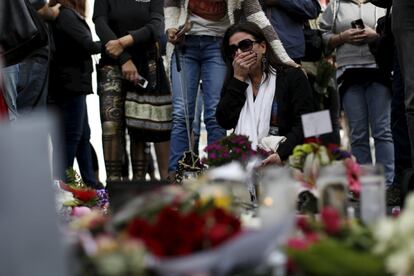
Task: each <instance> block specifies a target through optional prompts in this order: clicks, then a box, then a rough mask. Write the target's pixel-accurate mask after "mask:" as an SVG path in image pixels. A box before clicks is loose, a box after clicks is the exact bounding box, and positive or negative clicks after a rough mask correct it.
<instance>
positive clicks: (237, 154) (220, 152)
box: [203, 134, 256, 166]
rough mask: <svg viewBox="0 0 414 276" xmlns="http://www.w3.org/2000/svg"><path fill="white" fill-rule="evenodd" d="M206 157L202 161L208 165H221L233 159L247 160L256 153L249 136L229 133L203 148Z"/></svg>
mask: <svg viewBox="0 0 414 276" xmlns="http://www.w3.org/2000/svg"><path fill="white" fill-rule="evenodd" d="M204 151H205V152H206V153H207V158H204V159H203V163H204V164H206V165H208V166H221V165H224V164H227V163H230V162H231V161H233V160H238V161H242V162H244V161H247V160H248V159H249V158H250V157H252V156H253V155H255V154H256V152H255V151H254V150H253V149H252V145H251V142H250V141H249V138H248V137H247V136H244V135H237V134H231V135H229V136H226V137H224V138H223V139H220V140H218V141H216V142H214V143H212V144H210V145H208V146H207V147H205V148H204Z"/></svg>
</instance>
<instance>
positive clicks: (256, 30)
mask: <svg viewBox="0 0 414 276" xmlns="http://www.w3.org/2000/svg"><path fill="white" fill-rule="evenodd" d="M241 32H243V33H248V34H250V35H252V36H253V37H254V38H255V39H256V40H257V41H259V42H263V41H264V42H265V43H266V53H265V54H264V57H265V58H266V62H265V63H264V64H263V65H264V66H263V68H262V69H263V72H264V73H265V74H266V78H267V77H268V76H269V73H270V72H272V73H275V72H276V70H278V69H279V68H282V67H284V66H283V64H282V63H281V62H280V60H279V58H278V57H277V56H276V54H275V53H274V51H273V49H272V46H270V43H269V41H267V39H266V37H265V35H264V33H263V31H262V29H260V27H259V26H257V25H256V24H255V23H253V22H249V21H246V22H243V23H239V24H235V25H232V26H230V27H229V28H228V29H227V30H226V32H225V33H224V37H223V43H222V45H221V55H222V57H223V60H224V63H225V64H226V67H227V75H226V82H227V81H228V80H230V79H231V78H232V77H233V74H234V72H233V58H232V57H231V54H230V44H229V41H230V37H232V36H233V35H234V34H235V33H241Z"/></svg>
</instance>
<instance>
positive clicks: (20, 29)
mask: <svg viewBox="0 0 414 276" xmlns="http://www.w3.org/2000/svg"><path fill="white" fill-rule="evenodd" d="M0 5H1V6H0V48H1V50H0V55H1V56H3V59H4V61H5V66H9V65H12V64H16V63H19V62H20V61H22V60H23V59H24V58H25V57H26V56H28V55H29V54H30V53H32V51H33V50H36V49H38V48H40V47H42V46H45V45H47V44H48V33H47V29H46V26H45V24H44V22H43V21H42V19H41V18H40V17H39V16H38V15H37V12H36V11H35V9H34V8H33V7H32V5H31V4H30V3H29V2H28V1H27V0H1V4H0Z"/></svg>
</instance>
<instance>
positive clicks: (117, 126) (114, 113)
mask: <svg viewBox="0 0 414 276" xmlns="http://www.w3.org/2000/svg"><path fill="white" fill-rule="evenodd" d="M98 93H99V104H100V113H101V123H102V144H103V152H104V159H105V168H106V174H107V178H108V180H121V178H122V172H123V171H122V164H123V160H124V159H123V157H124V156H123V155H124V149H125V146H124V141H125V124H124V119H125V118H124V99H125V93H124V92H123V91H122V76H121V72H120V70H119V68H118V67H117V66H104V67H103V68H100V69H99V82H98Z"/></svg>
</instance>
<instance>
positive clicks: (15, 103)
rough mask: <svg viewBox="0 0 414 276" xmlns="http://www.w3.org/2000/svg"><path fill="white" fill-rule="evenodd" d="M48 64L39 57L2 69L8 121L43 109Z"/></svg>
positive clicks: (44, 105)
mask: <svg viewBox="0 0 414 276" xmlns="http://www.w3.org/2000/svg"><path fill="white" fill-rule="evenodd" d="M48 66H49V65H48V63H47V59H46V58H45V59H44V61H43V59H42V58H40V57H36V58H28V59H27V60H24V61H23V62H22V63H19V64H15V65H12V66H8V67H5V68H3V69H2V71H3V77H4V90H5V100H6V102H7V105H8V107H9V117H10V120H12V121H14V120H16V119H17V118H18V117H19V116H20V115H22V114H24V113H27V112H31V111H32V110H34V109H37V108H45V107H46V100H47V91H48V89H47V88H48V70H47V68H48Z"/></svg>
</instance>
